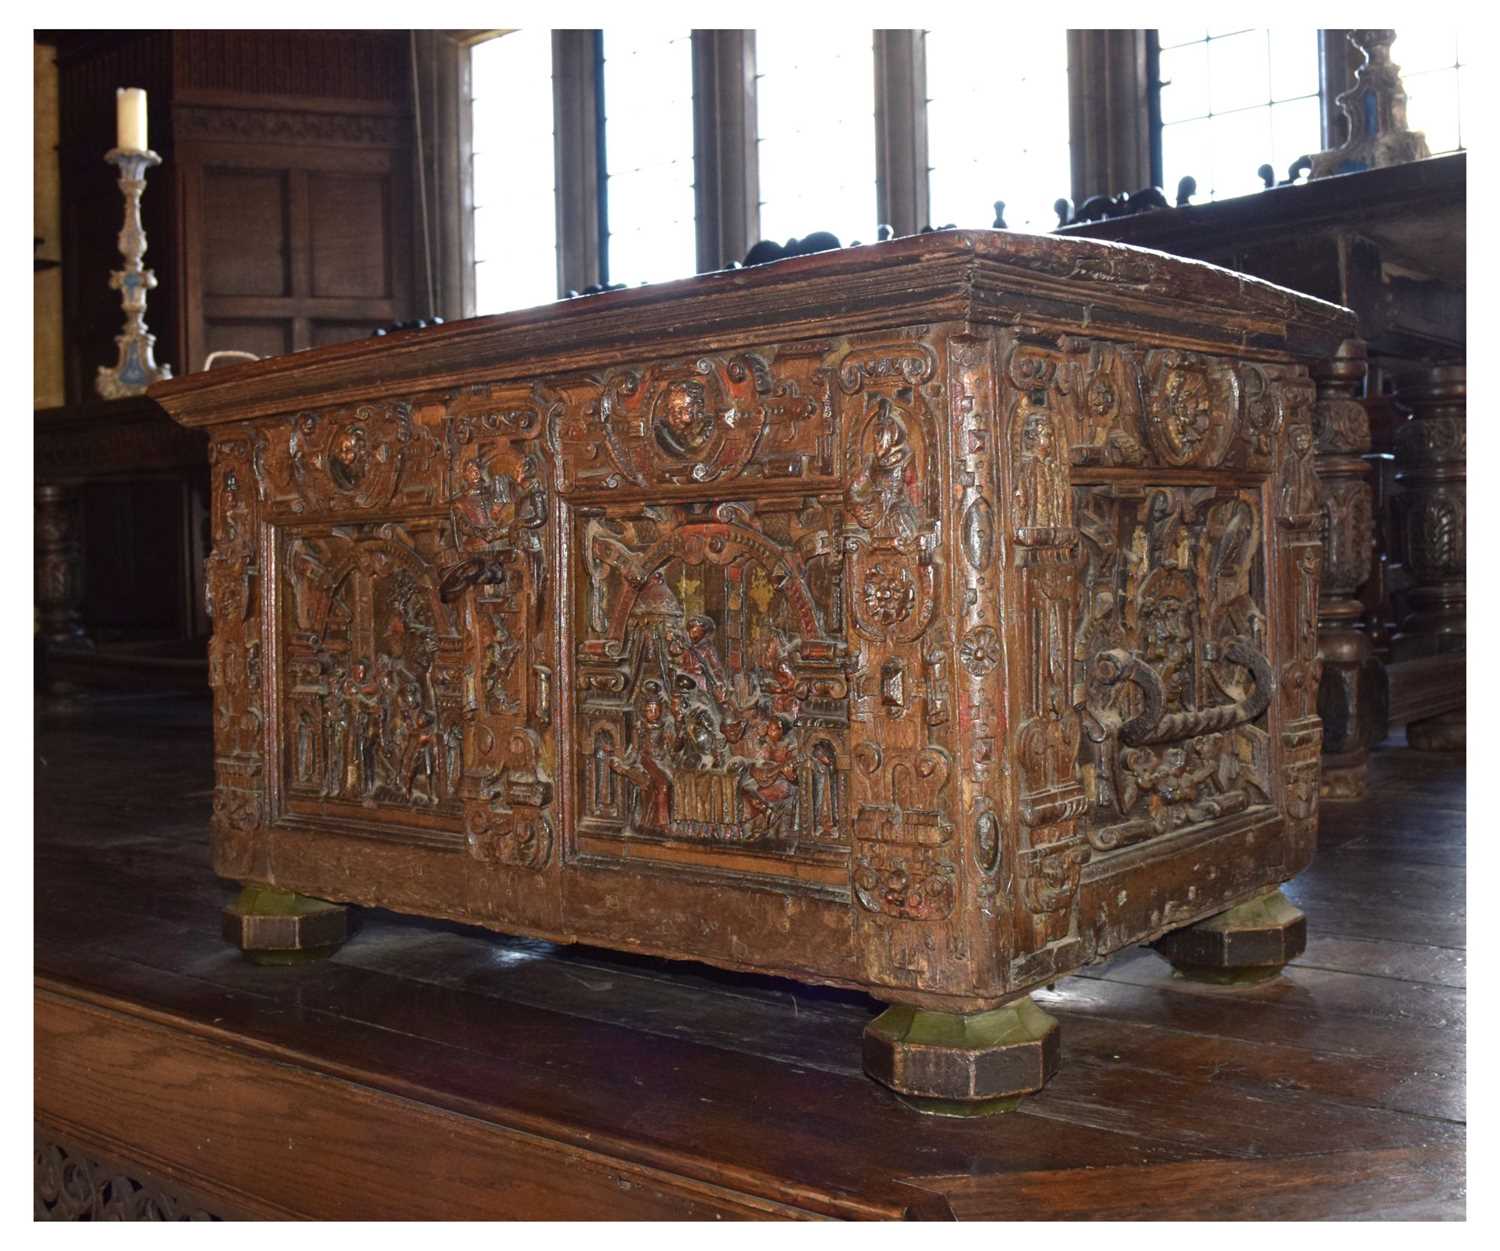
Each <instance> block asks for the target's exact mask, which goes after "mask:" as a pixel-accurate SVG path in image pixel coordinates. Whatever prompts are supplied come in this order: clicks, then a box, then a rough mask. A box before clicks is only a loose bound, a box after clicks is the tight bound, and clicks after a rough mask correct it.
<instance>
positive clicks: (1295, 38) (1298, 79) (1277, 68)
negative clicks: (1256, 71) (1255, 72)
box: [1266, 26, 1320, 100]
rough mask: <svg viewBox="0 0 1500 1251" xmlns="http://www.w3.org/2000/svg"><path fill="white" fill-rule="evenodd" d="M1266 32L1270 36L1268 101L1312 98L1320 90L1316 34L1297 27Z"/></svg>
mask: <svg viewBox="0 0 1500 1251" xmlns="http://www.w3.org/2000/svg"><path fill="white" fill-rule="evenodd" d="M1266 33H1267V35H1269V36H1270V55H1271V99H1272V100H1292V99H1295V98H1296V97H1298V96H1316V95H1317V94H1318V91H1319V89H1320V83H1319V81H1318V36H1317V34H1316V32H1314V31H1310V30H1307V29H1306V28H1304V27H1300V26H1298V27H1278V28H1276V29H1273V30H1269V31H1267V32H1266Z"/></svg>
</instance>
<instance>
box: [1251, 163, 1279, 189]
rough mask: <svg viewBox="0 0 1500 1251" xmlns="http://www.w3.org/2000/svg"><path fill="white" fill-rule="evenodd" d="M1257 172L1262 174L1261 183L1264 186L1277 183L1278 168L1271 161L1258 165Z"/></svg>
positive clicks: (1272, 185)
mask: <svg viewBox="0 0 1500 1251" xmlns="http://www.w3.org/2000/svg"><path fill="white" fill-rule="evenodd" d="M1255 172H1256V173H1257V174H1259V175H1260V185H1261V186H1262V187H1274V186H1275V185H1276V170H1275V168H1274V167H1273V166H1272V165H1271V163H1270V162H1269V161H1267V162H1266V163H1265V164H1264V165H1260V166H1257V167H1256V170H1255Z"/></svg>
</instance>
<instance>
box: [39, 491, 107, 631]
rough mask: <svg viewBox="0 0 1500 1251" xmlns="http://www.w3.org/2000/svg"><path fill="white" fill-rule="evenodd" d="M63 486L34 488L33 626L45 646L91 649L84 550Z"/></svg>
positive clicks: (73, 504) (74, 506)
mask: <svg viewBox="0 0 1500 1251" xmlns="http://www.w3.org/2000/svg"><path fill="white" fill-rule="evenodd" d="M76 510H77V501H76V500H75V498H74V496H73V492H72V491H70V490H69V489H68V488H67V487H64V486H58V485H56V484H50V483H49V484H47V485H43V486H38V487H37V488H36V607H37V629H38V630H39V631H40V632H41V635H42V639H43V640H44V641H45V642H46V644H47V646H48V648H49V649H52V650H57V649H64V650H68V649H71V650H75V651H76V650H78V649H81V648H83V649H88V648H92V647H93V642H92V640H90V639H89V637H88V635H87V633H86V632H85V631H84V628H83V611H82V609H83V548H82V546H81V545H80V544H79V542H78V531H77V524H76V522H77V517H76Z"/></svg>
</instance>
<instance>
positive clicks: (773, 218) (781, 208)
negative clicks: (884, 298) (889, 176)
mask: <svg viewBox="0 0 1500 1251" xmlns="http://www.w3.org/2000/svg"><path fill="white" fill-rule="evenodd" d="M755 62H756V97H757V104H756V107H757V112H758V123H757V133H758V137H759V144H758V149H759V154H760V234H761V238H763V239H772V240H775V241H776V242H778V243H784V242H785V241H786V240H788V239H792V238H801V237H802V236H804V235H808V234H811V233H812V232H813V231H815V230H829V231H832V232H833V233H834V234H835V235H837V236H838V238H839V242H840V243H843V244H849V243H852V242H854V241H855V240H856V239H858V240H860V241H861V242H863V243H873V242H875V227H876V225H877V223H876V220H875V61H874V39H873V35H872V32H870V31H868V30H847V31H846V30H834V29H820V30H819V31H818V32H817V35H816V37H815V38H809V37H808V34H807V32H806V31H804V30H802V29H800V28H798V27H795V26H778V27H774V28H771V29H767V30H757V31H756V32H755Z"/></svg>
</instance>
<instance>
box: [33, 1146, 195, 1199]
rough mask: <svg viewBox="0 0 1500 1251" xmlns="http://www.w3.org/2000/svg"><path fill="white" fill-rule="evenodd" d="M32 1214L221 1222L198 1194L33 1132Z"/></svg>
mask: <svg viewBox="0 0 1500 1251" xmlns="http://www.w3.org/2000/svg"><path fill="white" fill-rule="evenodd" d="M33 1164H34V1172H33V1178H32V1187H33V1190H32V1197H33V1202H32V1216H33V1218H34V1219H36V1220H39V1221H217V1220H221V1219H222V1217H221V1216H219V1215H217V1214H216V1213H214V1212H212V1211H210V1210H209V1209H208V1208H207V1207H205V1206H204V1204H203V1203H201V1202H200V1201H199V1200H198V1199H197V1197H196V1196H193V1195H191V1194H189V1193H188V1192H187V1191H185V1190H183V1189H181V1188H179V1187H176V1186H170V1187H169V1186H165V1185H163V1184H161V1183H159V1182H157V1181H155V1180H145V1179H143V1176H131V1175H130V1174H131V1173H139V1172H140V1170H137V1169H134V1168H132V1169H130V1170H129V1172H127V1171H126V1170H124V1169H121V1168H117V1167H113V1166H111V1165H108V1164H105V1163H103V1162H101V1161H99V1160H96V1159H95V1158H93V1157H92V1156H90V1155H87V1154H85V1153H84V1152H81V1151H79V1150H77V1149H76V1148H74V1147H71V1146H64V1145H62V1144H61V1143H57V1142H53V1141H51V1140H49V1139H47V1138H44V1137H43V1136H42V1135H41V1133H40V1132H38V1133H36V1134H35V1135H34V1149H33Z"/></svg>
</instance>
